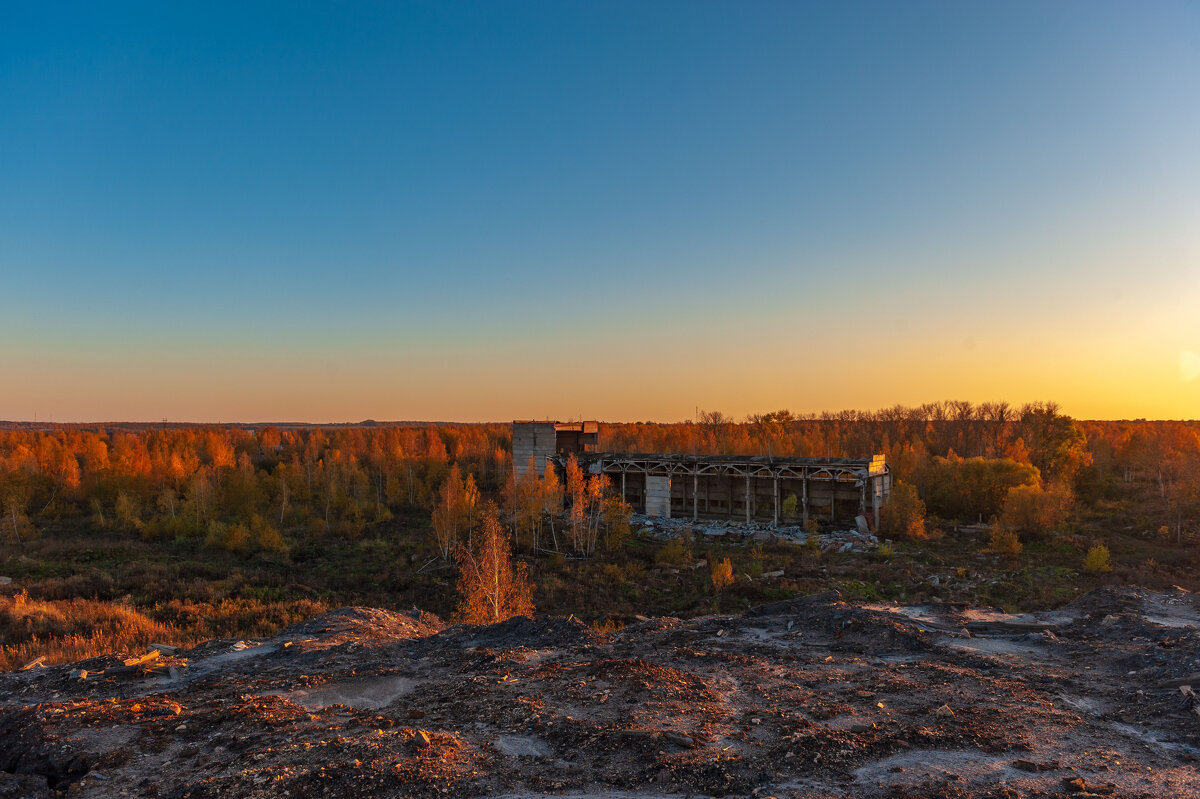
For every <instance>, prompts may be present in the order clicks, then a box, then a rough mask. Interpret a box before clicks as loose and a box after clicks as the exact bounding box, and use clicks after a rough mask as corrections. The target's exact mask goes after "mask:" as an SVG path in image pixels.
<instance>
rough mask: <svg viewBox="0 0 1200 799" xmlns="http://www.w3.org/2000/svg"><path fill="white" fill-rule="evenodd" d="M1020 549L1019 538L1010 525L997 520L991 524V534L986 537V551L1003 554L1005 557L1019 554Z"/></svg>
mask: <svg viewBox="0 0 1200 799" xmlns="http://www.w3.org/2000/svg"><path fill="white" fill-rule="evenodd" d="M1021 549H1022V544H1021V539H1020V538H1019V537H1017V534H1016V532H1015V531H1014V530H1013V529H1012V528H1011V527H1008V526H1006V525H1004V524H1001V523H1000V522H999V521H997V522H994V523H993V524H992V534H991V536H989V538H988V547H987V551H988V552H991V553H992V554H993V555H1003V556H1004V557H1006V558H1015V557H1017V556H1018V555H1020V554H1021Z"/></svg>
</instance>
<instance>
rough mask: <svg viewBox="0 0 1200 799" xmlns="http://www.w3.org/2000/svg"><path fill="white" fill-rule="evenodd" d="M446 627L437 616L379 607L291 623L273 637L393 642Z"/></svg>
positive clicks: (430, 633) (420, 635)
mask: <svg viewBox="0 0 1200 799" xmlns="http://www.w3.org/2000/svg"><path fill="white" fill-rule="evenodd" d="M445 627H446V625H445V623H444V622H443V621H442V620H441V619H439V618H438V617H437V616H435V615H433V614H432V613H426V612H424V611H421V610H416V609H413V610H407V611H403V612H400V613H397V612H394V611H390V610H382V609H380V608H363V607H349V608H338V609H337V610H331V611H329V612H328V613H323V614H321V615H320V616H317V617H316V618H312V619H309V620H308V621H302V622H300V623H299V624H293V625H292V626H290V627H287V628H285V629H284V630H282V631H281V632H280V633H279V634H278V635H276V636H275V637H276V638H278V639H280V640H287V639H295V638H307V637H313V638H320V639H321V640H323V641H327V642H329V643H342V642H344V641H395V640H401V639H406V638H424V637H425V636H428V635H436V634H437V633H440V632H441V631H442V630H443V629H445Z"/></svg>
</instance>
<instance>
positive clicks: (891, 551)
mask: <svg viewBox="0 0 1200 799" xmlns="http://www.w3.org/2000/svg"><path fill="white" fill-rule="evenodd" d="M875 554H876V555H878V556H879V557H881V558H890V557H891V556H892V555H895V554H896V545H895V544H893V543H892V542H891V541H884V542H883V543H882V544H880V545H879V547H878V548H877V549H876V550H875Z"/></svg>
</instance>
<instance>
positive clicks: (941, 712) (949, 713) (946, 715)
mask: <svg viewBox="0 0 1200 799" xmlns="http://www.w3.org/2000/svg"><path fill="white" fill-rule="evenodd" d="M933 715H935V716H937V717H938V718H939V719H952V718H954V711H953V710H951V709H950V706H949V705H942V706H941V707H939V708H937V709H936V710H934V711H933Z"/></svg>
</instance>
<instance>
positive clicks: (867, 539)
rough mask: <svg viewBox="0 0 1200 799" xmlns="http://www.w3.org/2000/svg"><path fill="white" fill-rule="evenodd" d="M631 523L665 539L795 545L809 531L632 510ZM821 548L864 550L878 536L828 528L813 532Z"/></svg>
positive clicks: (872, 546) (876, 542)
mask: <svg viewBox="0 0 1200 799" xmlns="http://www.w3.org/2000/svg"><path fill="white" fill-rule="evenodd" d="M633 524H634V525H635V527H636V528H637V529H639V531H640V532H641V533H642V534H643V535H649V536H652V537H654V538H659V539H663V540H667V539H670V538H677V537H679V536H681V535H702V536H704V537H706V538H710V539H716V538H720V539H723V540H726V541H732V542H734V543H740V544H747V543H767V542H771V541H782V542H787V543H791V544H796V545H804V544H807V543H808V537H809V533H808V532H807V531H806V530H805V529H804V528H803V527H800V526H798V525H779V526H778V527H775V526H772V525H771V524H770V523H764V522H756V521H752V522H749V523H747V522H745V521H743V520H733V519H701V520H699V521H695V522H693V521H692V520H691V519H668V518H664V517H662V516H641V515H638V514H634V516H633ZM816 539H817V546H818V547H819V548H820V550H821V551H822V552H837V553H865V552H870V551H872V550H874V549H876V548H877V547H878V546H879V538H878V537H877V536H876V535H875V534H874V533H871V532H869V531H863V530H853V529H849V530H830V531H826V532H820V533H817V534H816Z"/></svg>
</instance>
